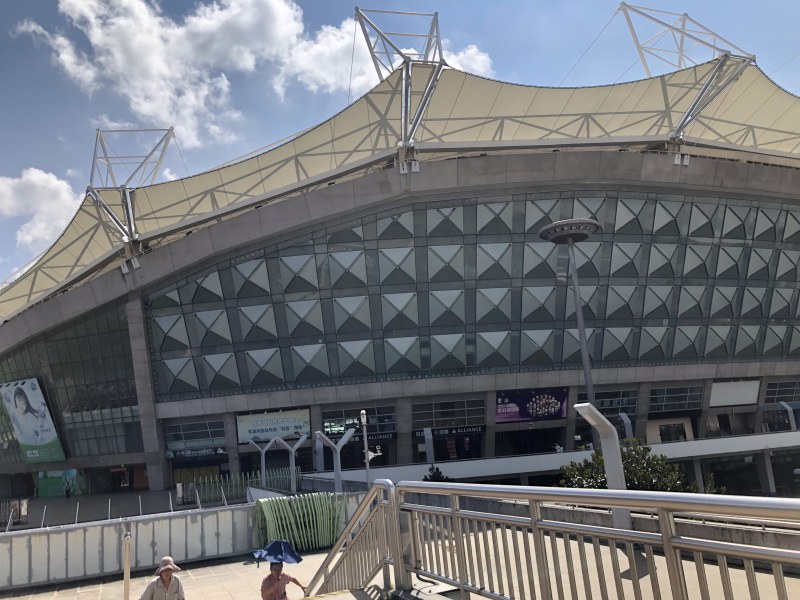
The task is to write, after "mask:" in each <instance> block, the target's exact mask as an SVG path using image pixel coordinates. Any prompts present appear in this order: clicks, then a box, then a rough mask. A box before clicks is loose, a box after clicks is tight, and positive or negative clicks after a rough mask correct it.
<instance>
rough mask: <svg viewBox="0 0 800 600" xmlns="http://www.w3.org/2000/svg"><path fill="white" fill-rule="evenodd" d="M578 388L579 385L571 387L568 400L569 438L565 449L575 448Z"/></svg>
mask: <svg viewBox="0 0 800 600" xmlns="http://www.w3.org/2000/svg"><path fill="white" fill-rule="evenodd" d="M578 390H579V388H578V387H577V386H572V387H570V388H569V398H568V401H567V439H566V444H565V445H564V450H566V451H570V450H575V421H576V420H577V418H578V413H576V412H575V410H574V406H575V404H577V403H578Z"/></svg>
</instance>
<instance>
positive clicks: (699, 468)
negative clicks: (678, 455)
mask: <svg viewBox="0 0 800 600" xmlns="http://www.w3.org/2000/svg"><path fill="white" fill-rule="evenodd" d="M692 468H693V469H694V482H695V483H696V484H697V491H698V492H700V493H701V494H705V492H706V482H705V479H704V478H703V465H701V464H700V459H699V458H695V459H693V460H692Z"/></svg>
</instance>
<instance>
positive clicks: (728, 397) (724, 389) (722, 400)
mask: <svg viewBox="0 0 800 600" xmlns="http://www.w3.org/2000/svg"><path fill="white" fill-rule="evenodd" d="M758 385H759V381H758V380H754V381H715V382H714V383H713V384H712V385H711V404H710V406H712V407H714V406H746V405H748V404H755V403H756V402H758Z"/></svg>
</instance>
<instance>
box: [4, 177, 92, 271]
mask: <svg viewBox="0 0 800 600" xmlns="http://www.w3.org/2000/svg"><path fill="white" fill-rule="evenodd" d="M80 201H81V197H80V196H79V195H78V194H76V193H75V192H74V191H73V190H72V187H71V186H70V184H69V183H67V182H66V181H64V180H63V179H59V178H58V177H56V176H55V175H53V174H52V173H46V172H45V171H41V170H39V169H35V168H28V169H25V170H23V171H22V174H21V175H20V176H19V177H0V217H2V218H20V217H22V218H28V220H27V221H25V222H24V223H23V224H22V226H21V227H20V228H19V229H18V230H17V236H16V237H17V248H18V249H20V250H23V251H26V252H29V253H30V254H31V255H35V254H38V253H39V252H41V251H42V250H44V249H45V248H47V247H48V246H49V245H50V244H51V243H52V242H53V241H54V240H55V239H56V237H57V236H58V235H59V234H60V233H61V232H62V231H63V230H64V228H65V227H66V226H67V223H69V220H70V219H71V218H72V216H73V215H74V214H75V211H76V210H77V208H78V205H79V204H80Z"/></svg>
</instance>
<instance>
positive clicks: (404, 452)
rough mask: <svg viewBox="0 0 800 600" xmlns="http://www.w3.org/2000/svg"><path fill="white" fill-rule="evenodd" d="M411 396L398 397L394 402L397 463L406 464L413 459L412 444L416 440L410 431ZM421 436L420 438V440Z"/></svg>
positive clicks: (411, 425)
mask: <svg viewBox="0 0 800 600" xmlns="http://www.w3.org/2000/svg"><path fill="white" fill-rule="evenodd" d="M412 402H413V399H412V398H398V399H397V402H396V404H395V419H396V421H397V441H396V442H395V443H396V444H397V464H398V465H406V464H410V463H411V462H413V461H414V446H413V444H416V443H417V440H415V439H414V435H413V433H412V427H413V424H412V422H411V404H412ZM421 440H422V438H420V441H421Z"/></svg>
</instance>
